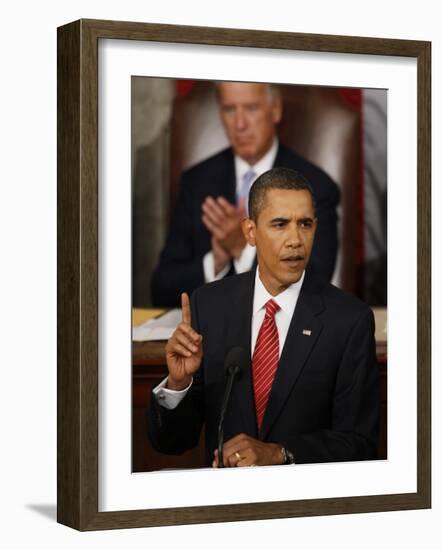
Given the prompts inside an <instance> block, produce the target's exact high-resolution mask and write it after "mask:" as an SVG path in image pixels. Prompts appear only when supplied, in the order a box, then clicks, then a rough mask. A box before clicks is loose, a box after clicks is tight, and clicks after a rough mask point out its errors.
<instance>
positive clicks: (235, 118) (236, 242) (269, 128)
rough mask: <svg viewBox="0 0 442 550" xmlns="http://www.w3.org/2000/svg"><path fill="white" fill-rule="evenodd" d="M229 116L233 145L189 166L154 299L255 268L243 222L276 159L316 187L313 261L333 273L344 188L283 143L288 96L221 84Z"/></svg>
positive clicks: (262, 87)
mask: <svg viewBox="0 0 442 550" xmlns="http://www.w3.org/2000/svg"><path fill="white" fill-rule="evenodd" d="M217 94H218V101H219V108H220V116H221V120H222V123H223V126H224V129H225V132H226V135H227V138H228V140H229V142H230V147H229V148H227V149H225V150H223V151H221V152H220V153H218V154H216V155H214V156H212V157H210V158H208V159H206V160H204V161H203V162H201V163H199V164H197V165H195V166H193V167H192V168H190V169H189V170H187V171H185V172H184V173H183V175H182V178H181V182H180V193H179V196H178V200H177V204H176V207H175V212H174V214H173V217H172V221H171V227H170V231H169V234H168V237H167V241H166V245H165V247H164V249H163V251H162V253H161V256H160V260H159V264H158V266H157V268H156V269H155V271H154V273H153V277H152V303H153V305H156V306H167V307H175V306H179V305H180V295H181V293H182V292H187V293H189V294H190V293H192V291H193V290H194V289H196V288H198V287H199V286H201V285H203V284H204V283H207V282H211V281H214V280H219V279H222V278H224V277H225V276H228V275H231V274H233V273H243V272H245V271H249V270H250V269H251V268H252V267H253V265H254V264H255V250H254V248H253V247H251V246H249V245H248V244H247V243H246V240H245V238H244V236H243V233H242V231H241V222H242V220H243V219H244V217H245V216H246V215H247V212H246V205H247V200H248V193H249V189H250V187H251V185H252V183H253V182H254V181H255V179H256V178H257V177H258V176H260V175H261V174H262V173H264V172H266V171H267V170H269V169H271V168H272V167H287V168H292V169H294V170H297V171H298V172H300V173H301V174H303V175H304V176H305V177H306V178H307V179H308V180H309V181H310V182H311V186H312V189H313V193H314V197H315V202H316V209H317V210H316V212H317V218H318V228H317V232H316V238H315V244H314V248H313V252H312V258H311V263H312V264H313V265H314V266H315V267H316V268H317V270H318V271H319V273H320V274H321V275H322V276H324V277H325V278H326V279H328V280H330V279H331V278H332V275H333V271H334V266H335V260H336V252H337V214H336V207H337V204H338V201H339V191H338V188H337V186H336V184H335V183H334V182H333V181H332V179H331V178H330V177H329V176H328V175H327V174H326V173H325V172H323V171H322V170H321V169H320V168H319V167H317V166H315V165H313V164H312V163H310V162H309V161H307V160H306V159H305V158H303V157H301V156H300V155H298V154H297V153H295V152H294V151H291V150H290V149H288V148H287V147H285V146H284V145H282V144H280V143H279V141H278V138H277V125H278V123H279V121H280V120H281V116H282V99H281V97H280V94H279V91H278V89H277V88H276V87H275V86H272V85H269V84H254V83H238V82H222V83H219V84H218V85H217Z"/></svg>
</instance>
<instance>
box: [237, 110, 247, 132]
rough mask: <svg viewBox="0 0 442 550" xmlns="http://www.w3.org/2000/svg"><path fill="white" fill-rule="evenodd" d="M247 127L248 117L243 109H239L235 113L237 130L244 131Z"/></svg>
mask: <svg viewBox="0 0 442 550" xmlns="http://www.w3.org/2000/svg"><path fill="white" fill-rule="evenodd" d="M246 126H247V117H246V115H245V113H244V111H242V110H241V109H238V110H237V111H236V113H235V128H236V129H237V130H243V129H244V128H245V127H246Z"/></svg>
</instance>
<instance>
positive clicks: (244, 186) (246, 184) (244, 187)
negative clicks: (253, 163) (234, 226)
mask: <svg viewBox="0 0 442 550" xmlns="http://www.w3.org/2000/svg"><path fill="white" fill-rule="evenodd" d="M255 178H256V174H255V172H254V171H253V170H252V169H250V170H247V172H246V173H245V174H244V176H243V177H242V183H241V189H240V191H239V193H238V194H237V202H238V203H239V202H240V200H241V199H244V207H245V210H246V213H247V211H248V198H249V191H250V187H251V185H252V183H253V180H254V179H255Z"/></svg>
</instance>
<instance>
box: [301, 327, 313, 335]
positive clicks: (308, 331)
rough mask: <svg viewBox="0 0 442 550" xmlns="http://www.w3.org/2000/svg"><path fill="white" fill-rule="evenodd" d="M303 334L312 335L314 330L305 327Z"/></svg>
mask: <svg viewBox="0 0 442 550" xmlns="http://www.w3.org/2000/svg"><path fill="white" fill-rule="evenodd" d="M302 334H304V335H305V336H311V335H312V331H311V330H308V329H306V328H305V329H304V330H303V331H302Z"/></svg>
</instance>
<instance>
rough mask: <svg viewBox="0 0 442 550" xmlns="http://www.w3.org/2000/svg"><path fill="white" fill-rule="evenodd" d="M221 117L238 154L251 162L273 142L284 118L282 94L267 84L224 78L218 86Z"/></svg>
mask: <svg viewBox="0 0 442 550" xmlns="http://www.w3.org/2000/svg"><path fill="white" fill-rule="evenodd" d="M218 97H219V104H220V114H221V120H222V123H223V125H224V129H225V131H226V134H227V138H228V139H229V141H230V144H231V146H232V148H233V150H234V152H235V154H236V155H238V156H239V157H241V158H242V159H244V160H245V161H246V162H248V163H249V164H251V165H252V166H253V165H254V164H256V163H257V162H258V161H259V160H260V159H261V158H262V157H263V156H264V155H265V154H266V153H267V151H269V149H270V147H271V146H272V143H273V140H274V138H275V133H276V124H278V122H279V121H280V120H281V114H282V103H281V98H280V97H278V96H275V95H273V94H272V92H271V89H270V87H269V86H268V85H266V84H242V83H238V82H223V83H221V84H219V86H218Z"/></svg>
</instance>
